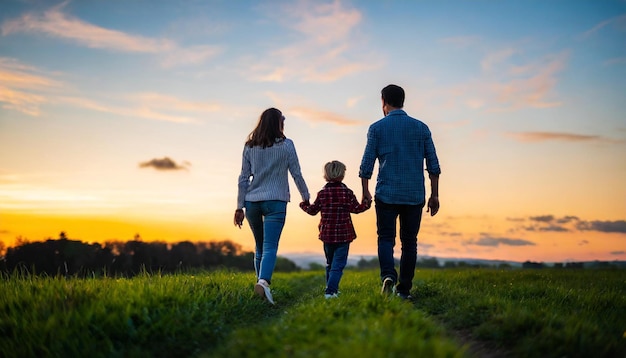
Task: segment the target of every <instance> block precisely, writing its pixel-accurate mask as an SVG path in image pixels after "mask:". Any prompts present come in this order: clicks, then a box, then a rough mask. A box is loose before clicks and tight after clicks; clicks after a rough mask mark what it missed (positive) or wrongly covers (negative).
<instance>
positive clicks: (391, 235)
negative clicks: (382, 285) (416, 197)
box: [376, 200, 424, 294]
mask: <svg viewBox="0 0 626 358" xmlns="http://www.w3.org/2000/svg"><path fill="white" fill-rule="evenodd" d="M423 208H424V204H420V205H403V204H386V203H383V202H381V201H380V200H376V226H377V229H378V261H379V262H380V279H381V281H382V280H384V279H385V278H387V277H390V278H391V279H392V280H393V282H394V283H397V286H396V289H397V291H398V292H399V293H404V294H408V293H409V291H410V290H411V288H412V287H413V276H414V275H415V262H416V261H417V233H418V232H419V229H420V224H421V222H422V209H423ZM398 217H400V243H401V244H402V246H401V252H402V255H401V256H400V276H399V277H398V273H397V272H396V268H395V262H394V258H393V248H394V246H395V245H396V221H397V219H398Z"/></svg>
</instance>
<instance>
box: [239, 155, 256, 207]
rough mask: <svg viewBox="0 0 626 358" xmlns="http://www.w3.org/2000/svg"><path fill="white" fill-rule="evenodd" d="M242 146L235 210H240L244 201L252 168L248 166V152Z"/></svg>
mask: <svg viewBox="0 0 626 358" xmlns="http://www.w3.org/2000/svg"><path fill="white" fill-rule="evenodd" d="M247 148H248V147H247V146H244V148H243V153H242V155H241V173H240V174H239V180H238V190H237V209H242V208H243V207H244V204H245V201H246V192H247V191H248V186H249V185H250V177H251V176H252V169H251V168H252V166H251V164H250V158H249V151H248V150H247Z"/></svg>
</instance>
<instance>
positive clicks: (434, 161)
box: [424, 129, 441, 175]
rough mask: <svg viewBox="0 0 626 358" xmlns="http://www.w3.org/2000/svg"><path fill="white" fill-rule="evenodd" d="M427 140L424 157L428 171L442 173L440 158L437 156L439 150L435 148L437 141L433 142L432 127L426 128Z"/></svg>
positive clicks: (436, 173) (435, 173)
mask: <svg viewBox="0 0 626 358" xmlns="http://www.w3.org/2000/svg"><path fill="white" fill-rule="evenodd" d="M426 133H427V136H426V140H425V141H424V157H425V158H426V171H428V173H429V174H434V175H439V174H441V168H440V167H439V159H438V158H437V151H436V150H435V143H434V142H433V137H432V134H431V133H430V129H426Z"/></svg>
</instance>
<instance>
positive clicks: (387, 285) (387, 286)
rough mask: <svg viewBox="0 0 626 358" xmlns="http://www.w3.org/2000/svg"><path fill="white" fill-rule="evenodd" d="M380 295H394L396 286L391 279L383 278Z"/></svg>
mask: <svg viewBox="0 0 626 358" xmlns="http://www.w3.org/2000/svg"><path fill="white" fill-rule="evenodd" d="M380 293H382V294H383V295H392V294H395V293H396V284H395V283H394V282H393V279H392V278H391V277H385V279H384V280H383V287H382V288H381V289H380Z"/></svg>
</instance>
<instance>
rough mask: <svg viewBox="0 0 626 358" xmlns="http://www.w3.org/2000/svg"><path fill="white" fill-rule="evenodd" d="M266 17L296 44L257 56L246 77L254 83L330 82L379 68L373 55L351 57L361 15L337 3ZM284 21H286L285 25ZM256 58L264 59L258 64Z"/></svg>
mask: <svg viewBox="0 0 626 358" xmlns="http://www.w3.org/2000/svg"><path fill="white" fill-rule="evenodd" d="M267 13H268V14H269V16H270V17H271V18H273V19H275V21H277V22H278V23H279V24H282V25H283V26H284V27H286V28H288V29H290V30H292V31H294V35H295V36H294V37H295V38H296V40H295V41H294V42H293V43H292V44H288V45H286V46H284V47H281V48H279V49H276V50H273V51H270V52H269V53H268V54H267V55H266V56H259V57H256V58H254V59H250V60H249V61H250V62H252V61H254V64H253V65H250V66H247V67H248V68H250V71H251V74H249V75H246V76H247V77H251V78H253V79H255V80H257V81H273V82H282V81H286V80H290V79H297V80H300V81H303V82H332V81H335V80H337V79H339V78H343V77H345V76H349V75H352V74H355V73H360V72H364V71H369V70H372V69H375V68H378V67H379V66H380V61H379V60H376V59H375V58H374V53H371V52H370V53H362V52H359V53H358V55H357V54H356V53H354V50H355V49H356V46H357V45H358V43H360V42H361V41H360V40H358V39H357V38H356V36H355V35H354V29H355V28H356V27H357V26H358V25H359V24H360V22H361V20H362V15H361V13H360V12H359V11H358V10H356V9H353V8H348V7H346V6H345V5H344V4H343V3H341V2H340V1H334V2H332V3H330V4H320V3H317V2H310V1H301V2H297V3H294V4H289V5H285V6H283V7H282V8H281V11H279V12H276V9H275V8H274V7H272V8H271V9H269V8H268V9H267ZM285 19H290V20H289V22H286V21H285ZM259 58H262V59H265V60H264V61H262V62H259Z"/></svg>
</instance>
